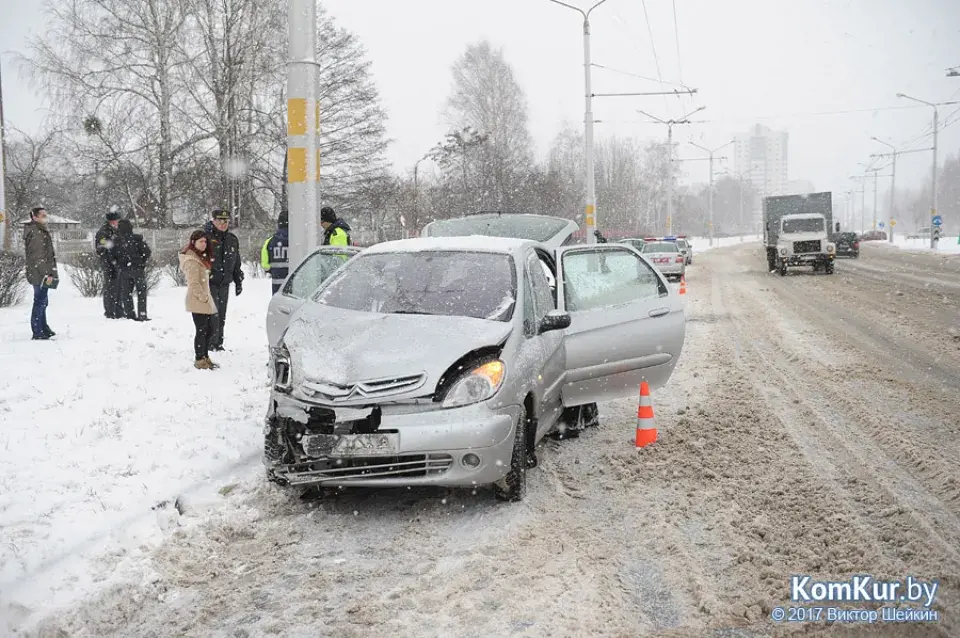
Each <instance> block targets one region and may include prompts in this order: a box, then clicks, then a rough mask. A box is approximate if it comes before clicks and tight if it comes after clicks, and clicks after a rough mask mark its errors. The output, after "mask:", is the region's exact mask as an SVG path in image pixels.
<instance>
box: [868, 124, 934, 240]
mask: <svg viewBox="0 0 960 638" xmlns="http://www.w3.org/2000/svg"><path fill="white" fill-rule="evenodd" d="M870 139H872V140H873V141H874V142H880V143H881V144H883V145H884V146H889V147H890V148H891V149H893V152H891V153H877V154H874V155H871V156H870V157H871V158H883V157H889V158H890V159H891V167H892V170H891V171H890V222H889V226H890V233H889V235H888V238H889V240H890V243H891V244H892V243H893V231H894V222H895V221H896V219H897V199H896V197H897V157H898V156H900V155H907V154H909V153H924V152H926V151H929V150H931V149H929V148H918V149H916V150H912V151H898V150H897V149H896V147H895V146H894V145H893V144H890V143H889V142H884V141H883V140H881V139H880V138H878V137H872V138H870Z"/></svg>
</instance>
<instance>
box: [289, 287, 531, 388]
mask: <svg viewBox="0 0 960 638" xmlns="http://www.w3.org/2000/svg"><path fill="white" fill-rule="evenodd" d="M512 327H513V326H512V324H511V323H508V322H502V321H490V320H486V319H473V318H470V317H443V316H438V315H386V314H378V313H371V312H355V311H350V310H342V309H339V308H332V307H330V306H325V305H322V304H318V303H313V302H308V303H306V304H304V305H303V306H302V307H301V308H300V309H299V310H298V311H297V312H295V313H294V316H293V317H292V319H291V321H290V325H289V328H288V329H287V331H286V333H285V334H284V336H283V343H284V345H286V347H287V350H288V351H289V352H290V359H291V366H292V373H293V378H292V381H293V385H294V388H297V387H299V386H301V385H302V384H304V383H306V384H309V385H311V386H314V387H317V386H318V385H323V386H329V385H330V384H333V385H336V386H340V387H347V388H349V387H352V386H355V385H356V384H358V383H364V382H367V381H382V380H393V379H405V378H410V377H415V376H418V375H419V376H421V377H422V380H421V381H419V382H417V383H415V384H409V385H407V386H404V387H405V390H404V391H403V392H398V393H395V394H391V395H390V396H389V399H390V400H394V399H398V398H410V397H414V396H429V395H431V394H433V392H434V391H435V389H436V387H437V382H438V381H439V380H440V377H441V376H442V375H443V374H444V373H445V372H446V371H447V370H448V369H449V368H450V366H451V365H453V364H454V363H455V362H456V361H457V360H458V359H460V358H461V357H462V356H464V355H465V354H467V353H469V352H471V351H473V350H476V349H478V348H484V347H487V346H499V345H501V344H502V343H504V342H505V341H506V339H507V337H508V336H509V335H510V332H511V330H512ZM355 399H356V401H359V402H364V399H365V397H363V396H357V397H355ZM350 402H351V401H350V400H349V399H347V398H344V399H343V403H344V404H348V403H350ZM366 402H367V403H369V402H370V401H369V400H368V401H366Z"/></svg>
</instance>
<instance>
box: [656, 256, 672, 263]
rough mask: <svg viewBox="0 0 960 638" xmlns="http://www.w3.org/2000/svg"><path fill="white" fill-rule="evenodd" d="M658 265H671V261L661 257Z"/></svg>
mask: <svg viewBox="0 0 960 638" xmlns="http://www.w3.org/2000/svg"><path fill="white" fill-rule="evenodd" d="M657 263H658V264H669V263H670V260H669V259H667V258H666V257H661V258H659V259H657Z"/></svg>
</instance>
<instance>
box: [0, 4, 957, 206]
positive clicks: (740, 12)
mask: <svg viewBox="0 0 960 638" xmlns="http://www.w3.org/2000/svg"><path fill="white" fill-rule="evenodd" d="M569 2H570V3H571V4H575V5H578V6H581V7H586V6H588V2H587V1H586V0H569ZM675 2H676V16H677V27H678V28H677V29H676V30H675V29H674V14H673V7H674V4H673V2H672V0H644V1H641V0H608V1H607V2H606V4H604V5H603V6H601V7H600V8H599V9H597V10H596V12H595V13H594V14H593V17H592V26H593V61H594V63H596V64H598V65H602V66H605V67H609V68H611V69H616V70H617V71H619V72H614V71H611V70H607V69H594V71H593V80H594V91H595V92H597V93H616V92H631V91H656V90H658V88H659V86H660V85H658V84H657V83H656V82H651V81H649V80H643V79H640V78H637V77H634V76H635V75H636V76H644V77H648V78H654V79H656V78H662V79H663V80H665V81H668V82H676V83H681V82H682V83H683V84H685V85H687V86H690V87H694V88H696V89H698V90H699V93H698V94H697V95H696V96H694V97H685V98H683V99H678V98H677V97H669V98H661V97H640V98H637V97H631V98H624V97H618V98H597V99H596V100H595V102H594V111H595V115H596V118H597V119H599V120H602V123H601V124H599V125H598V126H597V134H598V135H609V134H617V135H632V136H636V137H639V138H642V139H648V140H652V139H657V138H661V137H664V136H665V135H666V130H665V127H663V126H661V125H656V124H648V123H645V122H644V120H646V118H643V117H642V116H640V115H638V114H637V113H636V112H635V109H638V108H639V109H643V110H645V111H647V112H650V113H652V114H654V115H656V116H658V117H662V118H667V117H677V116H680V115H683V114H684V113H685V112H687V111H689V110H692V109H693V108H696V107H697V106H700V105H706V107H707V109H706V111H703V112H702V113H700V114H698V116H697V117H696V119H697V120H705V122H704V123H700V124H696V125H692V126H687V127H680V128H678V129H677V130H676V132H675V133H676V137H677V139H678V141H680V142H681V144H680V145H679V147H678V148H679V151H678V154H679V156H680V157H685V158H687V157H690V158H692V157H697V156H699V155H700V151H698V150H697V149H695V148H694V147H692V146H690V145H688V144H685V143H682V142H686V141H688V140H691V139H692V140H694V141H697V142H698V143H700V144H702V145H703V146H707V147H711V148H712V147H716V146H720V145H721V144H724V143H726V142H728V141H730V140H731V139H732V137H733V135H734V134H736V133H738V132H741V131H745V130H747V129H748V128H749V127H750V126H751V124H753V123H762V124H765V125H767V126H770V127H773V128H781V129H786V130H787V131H788V132H789V134H790V142H789V145H790V148H789V176H790V179H806V180H810V181H812V182H813V183H814V185H815V187H816V188H817V189H820V190H834V191H843V190H847V189H849V188H850V187H851V183H850V181H849V180H848V177H849V176H850V175H852V174H854V173H856V172H862V170H863V169H862V168H861V167H858V163H860V162H865V161H868V156H869V155H870V153H879V152H886V149H885V148H884V147H883V146H881V145H880V144H877V143H876V142H873V141H871V140H870V138H871V136H877V137H880V138H883V139H886V140H888V141H890V142H892V143H894V144H898V145H899V144H907V143H909V144H911V145H912V146H910V147H912V148H924V147H927V146H929V145H930V138H929V136H928V137H921V136H922V135H923V134H924V133H929V131H930V130H931V126H930V124H931V116H932V110H931V109H930V108H929V107H922V106H920V107H919V108H912V107H913V106H918V105H915V104H912V103H910V102H907V101H905V100H901V99H898V98H897V97H896V94H897V93H898V92H902V93H907V94H910V95H914V96H916V97H918V98H921V99H923V100H927V101H938V102H939V101H947V100H960V78H947V77H946V69H947V67H952V66H957V65H960V1H957V0H911V1H910V2H907V1H906V0H794V1H791V0H723V1H722V2H721V1H718V0H675ZM323 4H324V5H325V6H326V7H327V9H328V10H329V11H330V13H331V14H332V15H333V16H334V17H335V18H336V19H337V21H338V22H339V23H340V24H341V25H342V26H344V27H346V28H348V29H350V30H352V31H353V32H355V33H356V34H357V35H358V36H359V37H360V38H361V40H362V41H363V43H364V45H365V46H366V48H367V50H368V52H369V56H370V59H371V60H372V62H373V73H374V76H375V78H376V81H377V83H378V85H379V87H380V90H381V94H382V97H383V100H384V103H385V106H386V109H387V111H388V113H389V115H390V122H389V133H390V136H391V137H392V138H393V139H394V140H395V142H394V144H393V145H392V147H391V149H390V159H391V160H392V161H393V162H394V163H395V165H396V166H397V167H398V168H408V167H412V165H413V163H414V162H415V161H416V160H417V159H419V158H420V157H421V156H422V155H423V154H424V153H425V152H426V151H427V150H428V149H429V148H430V147H431V146H433V145H434V144H435V143H436V142H437V141H439V140H440V139H441V138H442V137H443V134H444V133H445V127H444V125H443V119H442V116H441V111H442V109H443V107H444V103H445V101H446V98H447V95H448V94H449V90H450V65H451V64H452V63H453V61H454V60H455V59H456V58H457V56H458V55H460V54H461V53H462V51H463V49H464V48H465V46H466V45H467V44H468V43H473V42H476V41H479V40H482V39H488V40H490V41H491V42H492V43H493V44H494V46H497V47H502V49H503V51H504V53H505V55H506V57H507V60H508V61H509V62H510V63H511V64H512V66H513V68H514V70H515V72H516V75H517V78H518V80H519V82H520V84H521V86H522V87H523V89H524V91H525V92H526V96H527V100H528V102H529V107H530V127H531V130H532V133H533V135H534V139H535V140H536V142H537V145H538V150H539V151H540V153H541V154H542V153H544V152H545V150H546V148H547V146H548V144H549V142H550V140H551V139H552V138H553V136H554V135H556V133H557V132H558V131H559V130H560V129H561V128H562V127H563V125H564V123H571V124H573V125H575V126H577V127H582V121H583V47H582V36H581V29H582V19H581V18H580V17H579V15H578V14H577V13H575V12H574V11H572V10H570V9H566V8H563V7H560V6H558V5H555V4H553V3H552V2H549V1H548V0H402V1H401V0H325V1H324V2H323ZM644 4H645V5H646V10H647V13H648V15H649V24H650V27H649V30H648V23H647V21H646V19H645V17H644ZM0 16H2V20H0V52H2V53H3V58H2V59H3V62H4V78H3V79H4V82H3V84H4V101H5V108H6V113H7V118H8V120H9V121H10V122H11V123H12V124H15V125H17V126H20V127H23V128H27V129H35V128H37V127H38V126H40V124H41V122H42V118H43V110H42V108H40V102H39V100H38V97H37V96H36V95H34V94H33V93H32V92H31V89H30V87H29V85H28V83H26V82H25V80H24V78H22V77H21V76H20V75H19V73H18V71H17V69H16V68H14V67H13V65H12V59H13V55H12V53H13V52H14V51H22V50H23V49H24V46H25V41H26V37H27V35H28V34H30V33H42V29H43V15H42V11H41V8H40V6H39V2H37V3H35V2H24V1H23V0H0ZM651 33H652V36H653V37H652V41H651V37H650V34H651ZM678 40H679V54H678V44H677V41H678ZM654 50H655V51H656V58H655V57H654ZM630 74H633V75H630ZM667 86H671V85H667ZM906 107H910V108H906ZM874 109H877V110H874ZM880 109H886V110H880ZM833 111H861V112H855V113H847V114H831V115H814V113H822V112H833ZM941 122H942V123H944V124H945V125H947V128H946V129H945V130H944V131H942V133H941V149H942V150H941V154H940V156H941V161H942V159H943V158H944V157H945V156H946V155H947V154H957V153H958V152H960V105H956V106H945V107H942V108H941ZM951 124H952V125H951ZM727 150H728V151H730V150H732V149H727ZM721 154H725V155H727V156H729V157H731V161H730V165H731V167H732V153H730V152H726V153H721ZM929 167H930V156H929V154H928V153H915V154H912V155H907V156H904V157H902V158H901V159H900V162H899V164H898V175H897V178H898V179H897V182H898V184H900V185H905V186H915V185H918V184H919V183H920V181H921V180H922V179H924V178H925V177H926V176H927V175H928V174H929V170H930V169H929ZM683 170H684V171H685V172H686V174H687V175H686V181H705V180H706V162H687V163H684V164H683ZM718 170H719V169H718ZM883 188H884V185H883V183H881V190H883Z"/></svg>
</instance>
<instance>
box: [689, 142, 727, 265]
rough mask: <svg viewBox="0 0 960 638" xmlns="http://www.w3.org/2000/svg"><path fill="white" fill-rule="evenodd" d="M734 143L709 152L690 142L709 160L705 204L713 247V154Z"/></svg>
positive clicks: (722, 158) (707, 149)
mask: <svg viewBox="0 0 960 638" xmlns="http://www.w3.org/2000/svg"><path fill="white" fill-rule="evenodd" d="M734 141H735V140H730V141H729V142H727V143H726V144H724V145H722V146H718V147H717V148H715V149H713V150H710V149H709V148H706V147H703V146H700V145H699V144H697V143H696V142H690V145H691V146H696V147H697V148H699V149H700V150H701V151H704V152H706V153H707V155H708V156H709V158H710V190H709V191H708V193H707V202H708V204H707V209H708V211H709V212H708V215H709V219H710V222H709V224H710V228H709V232H710V245H711V246H713V154H714V153H716V152H717V151H719V150H721V149H724V148H726V147H728V146H730V145H731V144H733V143H734ZM720 159H721V160H724V159H726V158H725V157H721V158H720Z"/></svg>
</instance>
